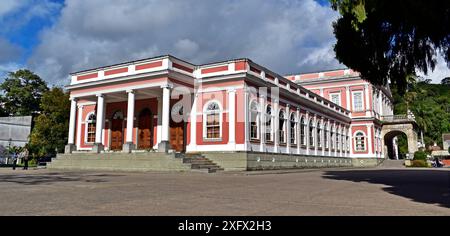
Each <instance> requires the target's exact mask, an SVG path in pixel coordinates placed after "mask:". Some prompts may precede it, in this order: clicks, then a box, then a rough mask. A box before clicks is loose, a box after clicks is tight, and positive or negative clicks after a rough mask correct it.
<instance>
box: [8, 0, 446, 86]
mask: <svg viewBox="0 0 450 236" xmlns="http://www.w3.org/2000/svg"><path fill="white" fill-rule="evenodd" d="M337 17H338V14H337V13H336V12H334V11H333V10H332V9H331V8H330V7H329V5H328V3H327V1H326V0H227V1H224V0H192V1H190V0H86V1H85V0H66V1H63V0H0V74H1V73H5V72H7V71H14V70H16V69H19V68H29V69H31V70H33V71H35V72H36V73H37V74H39V75H40V76H41V77H42V78H44V79H45V80H47V81H48V82H49V83H50V84H56V85H65V84H67V83H68V79H67V78H68V74H69V73H70V72H75V71H78V70H83V69H89V68H93V67H97V66H102V65H108V64H115V63H120V62H123V61H128V60H136V59H142V58H147V57H153V56H157V55H164V54H172V55H174V56H176V57H179V58H182V59H185V60H188V61H190V62H193V63H197V64H202V63H208V62H213V61H217V60H226V59H232V58H241V57H247V58H250V59H252V60H254V61H255V62H257V63H260V64H262V65H264V66H266V67H268V68H270V69H272V70H274V71H276V72H278V73H280V74H292V73H299V72H308V71H318V70H327V69H335V68H343V67H345V66H343V65H340V64H339V63H338V62H337V61H336V59H335V58H334V52H333V50H332V46H333V44H334V42H335V39H334V36H333V31H332V26H331V23H332V22H333V21H334V20H335V19H337ZM445 74H447V75H448V74H450V73H449V71H448V69H447V67H446V66H445V64H444V63H443V62H441V63H440V64H439V65H438V66H437V69H436V71H435V73H433V74H432V75H429V78H431V79H433V81H434V82H440V79H441V78H443V77H444V76H443V75H445Z"/></svg>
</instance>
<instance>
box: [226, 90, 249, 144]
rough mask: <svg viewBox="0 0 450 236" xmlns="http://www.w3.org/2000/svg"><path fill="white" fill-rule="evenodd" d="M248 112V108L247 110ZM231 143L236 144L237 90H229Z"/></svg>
mask: <svg viewBox="0 0 450 236" xmlns="http://www.w3.org/2000/svg"><path fill="white" fill-rule="evenodd" d="M245 112H247V110H246V111H245ZM228 120H229V137H228V143H229V144H232V145H233V144H236V90H235V89H231V90H228Z"/></svg>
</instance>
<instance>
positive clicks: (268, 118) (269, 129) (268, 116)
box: [264, 105, 273, 141]
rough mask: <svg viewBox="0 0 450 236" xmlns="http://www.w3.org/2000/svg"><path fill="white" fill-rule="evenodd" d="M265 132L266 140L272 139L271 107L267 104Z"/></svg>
mask: <svg viewBox="0 0 450 236" xmlns="http://www.w3.org/2000/svg"><path fill="white" fill-rule="evenodd" d="M265 116H266V117H265V120H266V123H265V124H264V125H265V127H264V128H265V134H266V137H265V138H266V141H272V133H273V132H272V107H271V106H270V105H269V106H267V108H266V114H265Z"/></svg>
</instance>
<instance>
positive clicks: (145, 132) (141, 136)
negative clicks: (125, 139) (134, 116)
mask: <svg viewBox="0 0 450 236" xmlns="http://www.w3.org/2000/svg"><path fill="white" fill-rule="evenodd" d="M152 121H153V116H152V113H151V111H150V110H149V109H147V108H146V109H144V110H142V111H141V113H140V114H139V119H138V149H149V148H152V147H153V122H152Z"/></svg>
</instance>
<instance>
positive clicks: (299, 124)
mask: <svg viewBox="0 0 450 236" xmlns="http://www.w3.org/2000/svg"><path fill="white" fill-rule="evenodd" d="M301 128H302V123H301V120H300V108H298V107H297V130H296V131H295V132H297V136H296V137H295V140H297V154H300V145H301V144H300V143H301V140H300V139H301V135H300V129H301Z"/></svg>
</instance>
